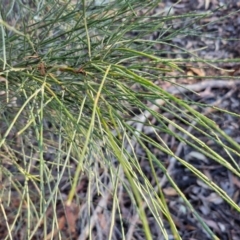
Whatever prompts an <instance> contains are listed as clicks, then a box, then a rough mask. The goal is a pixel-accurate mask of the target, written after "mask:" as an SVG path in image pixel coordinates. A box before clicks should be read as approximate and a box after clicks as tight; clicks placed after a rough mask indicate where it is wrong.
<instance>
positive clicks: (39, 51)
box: [0, 0, 240, 239]
mask: <svg viewBox="0 0 240 240" xmlns="http://www.w3.org/2000/svg"><path fill="white" fill-rule="evenodd" d="M159 4H160V3H159V1H135V0H131V1H110V2H108V3H104V4H102V3H98V4H96V3H95V2H94V1H63V0H62V1H47V2H44V1H34V0H33V1H30V2H29V3H28V4H24V3H22V2H21V1H6V5H5V7H3V6H1V9H0V10H1V19H0V26H1V46H2V47H1V59H0V60H1V71H0V74H1V76H0V77H1V78H0V79H1V82H0V84H1V108H0V114H1V138H0V148H1V152H0V154H1V197H0V199H1V219H4V221H2V222H1V226H4V227H5V230H4V231H3V233H2V239H4V238H5V239H16V238H18V237H19V239H35V238H36V239H37V238H41V239H55V238H56V239H58V238H59V239H68V238H70V237H72V238H77V237H78V239H133V238H136V239H158V237H160V236H161V237H162V239H170V236H173V237H174V239H181V233H180V232H179V231H178V229H177V226H176V223H175V221H174V214H173V213H171V211H170V210H169V206H168V201H167V199H166V196H165V194H164V192H163V186H165V185H168V186H171V187H172V189H174V191H175V192H176V193H177V196H179V198H181V202H182V208H184V211H186V212H189V213H190V214H192V216H193V217H194V218H195V219H197V221H198V222H199V226H200V227H201V228H202V229H204V231H205V232H206V234H207V235H208V236H209V237H210V238H211V239H218V237H217V235H216V234H215V233H214V231H212V229H210V228H209V226H208V225H207V224H206V223H205V222H204V220H203V219H202V218H201V216H200V214H199V212H198V211H196V210H195V209H194V207H193V206H192V204H191V202H190V201H189V200H188V198H187V197H186V196H185V194H184V193H183V192H182V191H181V189H180V187H179V186H178V184H177V183H176V181H175V180H174V176H172V173H171V165H174V164H176V162H179V163H180V164H181V166H184V167H185V168H186V169H188V170H189V171H190V172H191V173H192V174H193V175H195V176H196V177H197V178H198V179H200V180H201V181H202V182H203V183H204V184H205V185H206V186H208V187H209V189H212V190H213V191H214V192H215V193H217V195H218V196H220V197H221V198H222V199H223V200H224V201H225V202H226V203H227V204H229V205H230V206H231V207H232V208H233V209H234V210H235V211H239V206H238V205H237V203H236V202H234V201H233V200H232V199H231V197H229V196H228V195H227V193H226V192H225V191H224V190H223V189H222V188H221V187H220V186H219V185H218V183H217V182H214V181H211V179H209V178H208V176H206V175H205V174H204V173H202V172H201V171H200V170H198V169H197V168H196V167H195V166H194V165H191V164H190V163H189V161H187V160H186V159H184V158H182V157H181V154H180V153H178V152H177V151H175V150H174V149H171V147H170V145H169V143H168V142H167V141H166V139H164V138H163V135H166V134H167V135H168V136H169V137H171V138H172V139H175V141H176V142H177V143H178V144H179V145H178V146H179V148H178V149H179V151H181V149H182V147H183V146H188V147H189V148H191V149H195V151H197V152H199V153H201V156H203V155H205V156H206V157H207V158H209V159H211V160H212V161H215V162H217V163H219V164H221V165H222V166H223V167H224V168H226V169H228V170H229V171H230V172H231V173H233V174H234V175H236V176H238V177H239V176H240V172H239V167H238V164H237V162H236V160H235V157H239V152H240V151H239V149H240V147H239V145H238V144H237V143H236V142H235V141H234V140H233V139H232V138H230V137H229V136H228V135H227V134H226V133H225V132H224V131H222V130H221V129H220V128H219V127H218V126H217V125H216V123H215V122H214V121H213V120H211V119H210V118H209V117H207V116H206V115H207V112H206V111H208V110H209V109H210V108H211V106H207V105H204V104H200V103H196V102H194V101H191V100H189V99H188V100H186V99H184V98H179V97H177V96H176V95H174V94H173V93H172V92H171V91H169V90H168V88H165V87H164V85H165V84H171V85H172V86H175V88H178V87H180V83H178V82H177V81H175V82H172V81H171V79H169V78H168V77H167V73H171V72H175V73H177V74H178V75H179V76H183V75H184V74H185V71H184V67H185V65H184V64H186V63H187V62H188V61H191V62H193V63H196V64H199V63H201V62H202V63H203V64H204V66H205V67H212V65H213V64H214V63H213V62H212V61H211V62H210V61H209V62H208V61H207V60H204V59H201V58H199V57H198V55H197V54H196V53H192V52H189V51H187V50H186V49H184V48H182V47H178V46H176V45H173V44H172V43H171V42H170V40H172V39H173V38H175V37H176V36H179V37H184V36H186V35H193V36H195V35H197V34H199V33H200V32H201V28H200V27H199V28H195V27H194V23H195V22H197V21H199V20H200V19H202V18H204V17H206V16H207V15H208V14H211V13H204V14H192V13H189V14H184V15H177V16H174V15H172V14H171V13H172V12H171V11H172V9H171V8H170V9H169V10H161V11H160V12H159V13H154V9H156V8H157V7H158V5H159ZM183 19H187V20H188V21H187V24H186V25H185V26H184V28H175V27H174V22H175V21H177V22H178V21H182V20H183ZM155 31H158V36H156V37H155V39H152V38H151V36H152V34H153V33H154V32H155ZM168 48H169V49H172V48H174V49H175V51H174V52H171V51H168V50H166V49H168ZM179 54H182V56H185V57H186V59H184V58H182V59H180V58H179V57H178V55H179ZM182 91H184V88H183V89H182ZM204 109H205V110H204ZM218 110H219V111H221V109H218ZM204 111H205V112H204ZM232 114H234V113H232ZM235 117H239V115H237V114H235ZM173 129H174V130H173ZM198 134H202V135H203V136H204V137H205V139H208V140H209V141H211V142H213V143H214V144H216V145H217V146H218V148H221V149H224V150H225V151H226V153H227V155H228V157H229V158H230V159H231V161H228V160H226V158H225V157H223V156H221V155H220V154H219V153H218V151H215V150H214V149H212V148H211V147H209V146H208V144H207V143H206V142H204V141H203V140H202V139H201V138H198Z"/></svg>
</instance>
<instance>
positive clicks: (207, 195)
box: [0, 0, 240, 240]
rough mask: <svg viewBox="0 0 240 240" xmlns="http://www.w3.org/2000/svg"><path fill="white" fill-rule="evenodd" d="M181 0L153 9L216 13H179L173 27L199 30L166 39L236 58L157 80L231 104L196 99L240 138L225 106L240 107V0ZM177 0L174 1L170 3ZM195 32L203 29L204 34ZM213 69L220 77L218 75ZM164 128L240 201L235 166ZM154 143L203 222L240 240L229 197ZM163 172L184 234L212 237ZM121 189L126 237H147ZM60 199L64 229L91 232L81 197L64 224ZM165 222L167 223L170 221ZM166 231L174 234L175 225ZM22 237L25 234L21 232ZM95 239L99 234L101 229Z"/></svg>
mask: <svg viewBox="0 0 240 240" xmlns="http://www.w3.org/2000/svg"><path fill="white" fill-rule="evenodd" d="M176 2H177V1H170V0H164V1H162V3H160V4H159V6H158V8H156V9H155V10H154V12H153V13H152V14H157V13H158V12H159V11H163V10H164V11H165V14H174V15H180V14H185V13H189V12H190V11H195V12H197V13H202V14H207V12H208V11H209V10H211V11H213V12H214V14H213V15H211V16H204V17H202V18H201V19H199V20H198V21H196V22H195V23H194V24H192V23H191V21H190V20H189V19H188V18H186V19H183V18H181V19H174V20H173V21H172V22H168V23H167V24H171V25H172V28H173V29H174V30H177V29H179V28H181V27H182V26H183V25H187V24H192V29H193V30H194V31H193V33H192V34H191V36H189V34H186V36H181V37H175V38H173V39H172V40H169V43H173V44H174V45H177V46H178V47H183V48H187V50H188V51H189V52H194V53H195V54H196V55H197V56H199V57H201V58H203V59H208V60H214V61H215V60H223V59H232V60H231V61H226V62H221V63H219V64H218V63H217V62H215V63H213V64H214V65H216V66H217V67H218V68H215V67H211V66H209V67H207V68H206V67H205V66H204V64H202V65H201V64H200V63H198V64H195V63H193V62H189V63H184V64H182V65H181V68H182V69H183V70H184V74H182V75H183V76H182V77H181V76H180V77H179V72H169V73H166V74H165V76H164V78H165V79H168V80H170V81H171V82H175V83H180V84H183V85H186V86H187V87H188V90H187V89H185V90H183V89H178V88H176V87H175V86H173V84H171V83H170V82H168V83H166V81H162V79H159V80H158V81H156V84H159V86H161V87H162V88H164V89H165V90H166V91H168V92H169V93H171V94H173V95H175V96H178V97H179V98H182V99H185V100H189V101H196V102H197V103H201V104H210V105H214V106H215V107H219V108H223V109H224V110H226V111H225V112H224V113H223V112H220V111H218V109H217V108H214V109H212V108H210V107H207V108H206V107H205V108H203V107H200V105H199V104H196V106H195V108H196V109H198V110H199V111H201V112H202V113H203V114H204V115H205V116H207V117H209V118H210V119H213V120H214V121H215V122H216V123H217V125H218V126H219V128H221V129H222V130H223V131H224V132H225V133H227V134H228V135H229V136H231V137H232V138H233V139H234V140H235V141H236V143H238V144H240V118H239V115H238V116H236V115H231V114H229V113H228V111H231V112H234V113H236V114H240V79H239V78H238V77H239V73H240V61H239V58H240V41H239V38H240V13H239V11H237V9H240V2H239V1H237V0H235V1H234V0H198V1H197V0H193V1H192V0H191V1H189V0H182V1H180V2H179V3H176ZM174 3H176V4H175V5H174V6H173V7H172V8H171V6H172V5H173V4H174ZM159 33H160V30H159V31H158V30H156V32H154V33H153V34H152V35H151V38H152V39H156V38H158V37H159ZM198 34H201V37H200V38H199V36H198ZM158 51H159V53H160V54H161V55H160V56H162V57H167V58H173V57H174V58H176V59H177V58H182V57H184V58H185V57H189V54H187V53H183V52H182V51H180V50H179V49H177V48H176V47H172V46H171V45H156V52H158ZM203 66H204V67H203ZM216 75H218V76H221V77H219V78H216V77H215V76H216ZM186 76H188V78H186ZM191 76H198V78H191ZM190 90H191V91H190ZM196 93H198V94H196ZM162 104H164V103H162ZM163 114H165V116H166V117H168V118H171V119H174V115H169V113H165V112H163ZM151 121H152V122H154V124H156V125H157V124H159V123H158V122H157V121H156V119H151ZM177 121H178V120H177V119H176V122H177ZM178 124H181V126H182V127H184V128H186V129H188V131H189V132H191V133H192V134H193V135H196V136H197V137H198V138H199V139H201V140H202V141H203V142H205V143H206V144H207V145H208V146H209V147H211V148H212V149H214V150H216V151H218V153H219V154H220V155H221V156H222V157H223V158H225V159H228V160H229V161H231V159H230V158H229V156H228V152H227V150H226V149H222V148H221V149H220V148H219V149H218V147H217V145H215V143H214V142H213V141H211V140H209V139H208V138H207V137H206V136H205V135H199V133H196V132H195V130H194V129H193V128H189V126H186V125H184V124H183V123H180V122H179V123H178ZM3 127H4V126H2V125H1V129H2V131H3ZM47 127H49V128H51V127H52V126H50V125H49V124H46V128H47ZM145 131H146V134H148V135H149V136H151V137H153V138H155V136H154V134H153V133H152V132H151V129H145ZM176 131H177V130H176ZM47 134H48V133H47V132H46V135H47ZM159 134H160V135H161V137H162V138H163V139H165V141H166V142H168V144H169V147H170V148H171V149H172V150H173V151H174V152H175V154H176V155H177V156H179V157H181V158H183V159H185V160H187V161H188V162H189V163H191V164H192V165H194V166H195V167H196V168H197V169H199V170H200V171H201V172H203V173H204V174H205V175H207V176H208V177H209V178H210V179H211V180H212V181H213V182H215V183H217V184H218V185H219V186H220V187H221V188H222V189H224V190H225V191H226V193H227V194H228V195H229V196H230V197H231V198H232V199H233V200H234V201H235V202H236V203H237V204H240V197H239V194H240V180H239V179H238V178H237V177H235V176H234V175H233V174H232V173H230V171H228V170H227V169H226V168H224V167H222V166H221V165H220V164H218V163H217V162H215V161H213V160H210V159H208V158H207V157H206V156H204V155H203V154H202V152H201V151H196V150H193V149H192V148H190V147H189V146H186V145H183V144H181V143H180V142H179V141H177V140H176V139H175V138H174V137H171V136H170V135H168V134H163V133H159ZM13 135H14V134H13ZM156 141H157V139H156ZM149 149H151V151H152V152H154V153H155V155H156V157H157V158H158V159H161V161H162V163H164V164H165V166H168V171H169V173H170V174H171V176H172V177H173V178H174V180H175V181H176V183H177V184H178V186H179V188H180V189H181V190H182V192H183V193H184V194H185V196H186V197H187V198H188V200H189V201H190V202H191V204H192V206H193V207H194V209H195V210H196V211H197V212H198V213H199V215H200V216H201V217H202V218H203V219H204V221H205V223H206V224H207V225H208V226H209V227H210V228H211V229H212V230H213V231H214V232H215V234H216V235H217V236H218V237H219V239H221V240H222V239H223V240H225V239H226V240H230V239H231V240H239V239H240V229H239V224H240V216H239V214H238V213H236V212H235V211H234V210H233V209H231V208H230V207H229V205H228V204H226V203H225V202H224V201H223V200H222V199H221V198H220V197H219V196H218V195H217V194H215V193H214V192H213V191H211V189H210V188H209V187H208V186H207V185H205V184H204V183H203V182H201V181H200V180H199V179H197V178H196V177H195V176H194V175H193V174H192V173H191V172H190V171H189V170H187V169H186V168H185V167H184V166H183V165H182V164H180V163H179V162H178V161H176V160H175V159H173V158H170V157H169V156H167V155H166V154H164V153H162V152H159V150H157V149H155V148H154V147H153V146H151V145H150V146H149ZM139 151H140V152H141V149H139ZM145 157H146V155H145V153H144V151H142V152H141V157H139V163H140V165H141V166H142V168H143V170H144V172H145V174H146V175H147V176H149V180H150V181H153V179H152V176H151V171H150V169H149V164H148V162H147V161H146V158H145ZM45 159H47V160H51V153H46V155H45ZM235 161H236V162H237V164H238V165H239V161H240V159H239V157H236V158H235ZM238 165H236V168H238V167H239V166H238ZM11 167H12V166H11ZM9 169H10V167H9ZM161 174H162V173H159V178H160V179H161V182H160V184H161V186H162V188H163V192H164V194H165V196H166V200H167V204H168V206H169V209H170V212H171V213H172V214H173V216H174V222H175V224H176V226H177V228H178V229H179V231H180V234H181V237H182V239H184V240H185V239H186V240H194V239H195V240H200V239H201V240H205V239H206V240H208V239H209V237H208V236H207V234H206V233H205V232H204V231H202V230H201V228H200V227H199V223H198V222H197V221H196V219H195V218H193V216H192V213H190V212H189V211H187V210H186V208H185V205H184V204H183V203H182V199H181V198H180V197H179V195H178V194H177V192H176V191H175V190H174V189H173V188H172V187H171V186H170V184H169V183H168V182H167V181H166V179H165V178H164V177H162V176H161ZM19 181H20V180H19ZM20 182H21V181H20ZM87 184H88V179H87V177H84V176H83V177H82V179H81V181H80V183H79V186H78V194H79V196H80V197H83V198H84V197H85V194H86V192H87ZM61 190H62V196H63V199H64V197H65V198H66V193H67V190H68V186H67V187H66V188H65V186H62V189H61ZM121 196H122V200H123V201H122V202H121V209H122V214H123V216H122V217H123V219H126V222H124V228H125V229H126V231H127V233H128V239H138V240H140V239H144V235H143V234H142V229H141V225H140V224H139V222H138V218H137V216H136V215H137V214H136V213H134V212H133V206H132V205H131V200H130V199H129V198H128V197H127V194H126V193H125V192H124V191H123V193H122V195H121ZM108 197H109V199H108V200H111V197H110V196H108ZM101 200H103V201H104V200H105V202H107V200H106V199H103V198H102V199H101V198H100V197H96V199H95V202H94V203H93V210H92V211H93V212H94V213H96V215H97V216H95V218H94V221H96V222H97V223H98V224H96V227H95V228H94V231H95V232H97V231H98V229H99V228H101V229H102V232H103V233H102V236H103V237H106V236H105V235H104V234H105V233H104V228H105V224H106V223H107V222H108V219H106V216H105V215H104V214H103V213H102V212H101V210H99V209H98V208H97V206H98V205H100V203H101ZM109 202H111V201H109ZM19 204H20V200H19V199H18V198H17V197H16V198H15V201H12V202H11V204H9V208H5V209H6V213H9V215H10V214H13V213H14V212H15V211H12V209H14V208H15V209H17V208H18V207H19ZM109 205H110V203H109V204H107V206H106V208H108V209H109V210H110V209H111V207H112V206H109ZM57 207H58V208H57V214H58V221H59V227H60V229H61V230H62V231H66V236H68V232H69V231H70V232H72V234H73V235H75V238H76V239H77V237H78V235H79V233H80V232H81V231H82V232H84V231H86V232H87V229H86V228H84V231H83V229H81V227H82V228H83V226H85V224H86V223H85V222H84V221H86V219H84V218H83V217H82V215H81V211H82V212H84V211H83V205H82V206H78V205H74V204H73V205H72V206H71V209H70V208H65V213H66V215H67V216H68V219H67V220H68V223H69V224H68V225H67V224H66V218H65V217H64V214H63V212H64V211H63V208H62V204H61V202H60V201H59V202H58V205H57ZM85 208H86V206H85ZM147 214H148V220H149V223H150V226H151V230H152V232H153V233H154V236H155V239H162V237H161V234H160V233H159V232H158V231H157V230H156V229H157V228H156V227H155V224H156V223H155V222H154V221H153V220H152V215H151V214H150V213H147ZM13 215H14V214H13ZM93 215H94V214H93ZM47 216H48V217H51V216H52V212H51V209H49V211H47ZM79 216H80V217H79ZM81 217H82V219H81ZM116 222H117V223H119V222H120V221H119V219H117V220H116ZM130 223H131V224H130ZM119 225H120V224H119ZM167 230H168V231H169V229H167ZM116 232H117V231H116ZM5 233H6V226H5V224H4V221H3V222H2V223H1V228H0V234H2V236H4V234H5ZM19 234H20V233H19ZM86 235H87V234H86ZM0 236H1V235H0ZM81 236H82V238H79V239H87V237H86V238H84V234H82V235H81ZM0 238H1V237H0ZM56 238H57V234H56ZM169 238H170V239H173V237H172V236H171V234H170V232H169ZM16 239H17V238H16ZM19 239H21V237H19ZM66 239H67V237H66ZM95 239H98V238H97V237H96V238H95ZM99 239H100V238H99ZM103 239H104V238H103ZM116 239H117V237H116Z"/></svg>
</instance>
